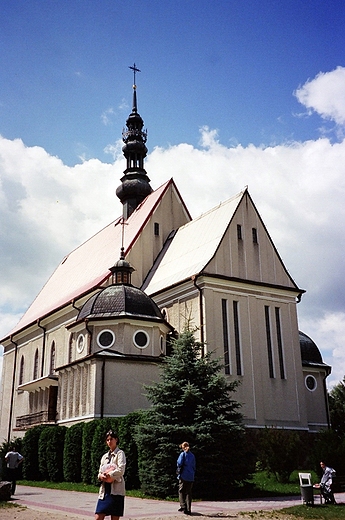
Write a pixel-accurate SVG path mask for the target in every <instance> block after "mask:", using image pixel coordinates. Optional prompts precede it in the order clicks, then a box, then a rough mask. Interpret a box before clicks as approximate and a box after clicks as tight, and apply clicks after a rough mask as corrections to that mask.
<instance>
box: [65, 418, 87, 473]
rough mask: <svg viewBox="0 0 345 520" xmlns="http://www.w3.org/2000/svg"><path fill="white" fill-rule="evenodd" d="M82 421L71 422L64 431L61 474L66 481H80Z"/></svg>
mask: <svg viewBox="0 0 345 520" xmlns="http://www.w3.org/2000/svg"><path fill="white" fill-rule="evenodd" d="M83 430H84V423H82V422H81V423H77V424H73V426H71V427H70V428H68V429H67V431H66V436H65V443H64V450H63V476H64V480H65V481H66V482H81V468H82V465H81V460H82V445H83V442H82V441H83Z"/></svg>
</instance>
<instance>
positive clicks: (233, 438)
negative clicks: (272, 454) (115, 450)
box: [136, 330, 251, 499]
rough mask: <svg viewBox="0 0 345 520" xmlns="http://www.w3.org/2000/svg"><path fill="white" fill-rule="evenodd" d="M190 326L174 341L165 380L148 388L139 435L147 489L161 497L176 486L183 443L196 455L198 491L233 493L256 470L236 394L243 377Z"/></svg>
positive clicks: (201, 493)
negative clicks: (232, 373) (230, 374)
mask: <svg viewBox="0 0 345 520" xmlns="http://www.w3.org/2000/svg"><path fill="white" fill-rule="evenodd" d="M202 351H203V345H202V344H201V343H198V342H197V341H196V340H195V337H194V334H193V332H192V331H190V330H185V331H184V332H183V333H181V334H180V335H179V337H178V338H177V339H176V340H174V341H173V350H172V356H170V357H167V358H165V360H164V362H163V366H162V373H161V378H160V381H158V382H157V383H155V384H153V385H152V386H149V387H147V388H146V390H147V397H148V399H149V400H150V401H151V403H152V408H151V409H149V410H148V411H147V412H146V414H144V416H143V420H142V422H141V424H140V425H139V427H138V430H137V431H138V433H137V435H136V441H137V445H138V455H139V476H140V481H141V484H142V489H143V491H144V492H146V493H148V494H153V495H156V496H160V497H165V496H169V495H171V494H175V493H176V491H177V479H176V460H177V456H178V453H179V449H178V445H179V444H181V442H183V441H188V442H189V443H190V444H191V447H192V451H193V453H194V454H195V456H196V461H197V472H196V481H195V486H194V487H195V491H194V494H195V496H198V497H200V498H211V497H212V498H213V499H215V498H228V497H229V496H230V495H231V492H232V489H233V486H234V485H236V484H237V483H239V482H241V481H243V480H244V479H245V478H246V477H247V476H248V473H249V472H250V470H251V466H250V463H249V459H248V457H247V454H246V452H245V442H244V428H243V425H242V414H241V413H240V411H239V408H240V405H239V403H237V402H236V401H234V400H233V399H232V398H231V393H232V392H234V391H235V390H236V388H237V386H238V382H229V381H228V380H227V379H225V377H224V376H223V375H222V374H221V373H220V372H221V370H222V365H221V364H220V362H219V360H217V359H214V358H213V357H212V354H211V353H207V354H206V355H205V356H202Z"/></svg>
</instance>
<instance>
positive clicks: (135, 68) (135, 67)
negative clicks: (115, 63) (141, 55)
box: [128, 63, 141, 90]
mask: <svg viewBox="0 0 345 520" xmlns="http://www.w3.org/2000/svg"><path fill="white" fill-rule="evenodd" d="M128 68H129V69H131V70H132V71H133V81H134V83H133V89H134V90H135V89H136V88H137V86H136V83H135V74H136V73H137V72H141V70H140V69H138V67H137V66H136V65H135V63H133V66H132V67H128Z"/></svg>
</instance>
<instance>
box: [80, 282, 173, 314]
mask: <svg viewBox="0 0 345 520" xmlns="http://www.w3.org/2000/svg"><path fill="white" fill-rule="evenodd" d="M120 316H121V317H124V316H127V317H128V316H130V317H134V318H149V319H156V320H157V319H158V320H163V316H162V314H161V312H160V310H159V308H158V307H157V305H156V304H155V302H154V301H153V300H151V298H150V297H149V296H147V294H145V293H144V292H143V291H141V290H140V289H138V288H137V287H133V285H110V286H109V287H106V288H105V289H103V290H102V291H100V292H98V293H97V294H94V295H93V296H91V298H89V299H88V300H87V302H86V303H85V304H84V305H83V307H82V309H81V310H80V312H79V315H78V318H77V321H79V320H82V319H85V318H89V319H90V318H118V317H120Z"/></svg>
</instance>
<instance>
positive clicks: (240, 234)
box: [237, 224, 242, 240]
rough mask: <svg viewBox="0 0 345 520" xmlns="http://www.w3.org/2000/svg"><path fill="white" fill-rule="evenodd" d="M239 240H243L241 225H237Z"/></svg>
mask: <svg viewBox="0 0 345 520" xmlns="http://www.w3.org/2000/svg"><path fill="white" fill-rule="evenodd" d="M237 238H238V240H242V226H241V224H237Z"/></svg>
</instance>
